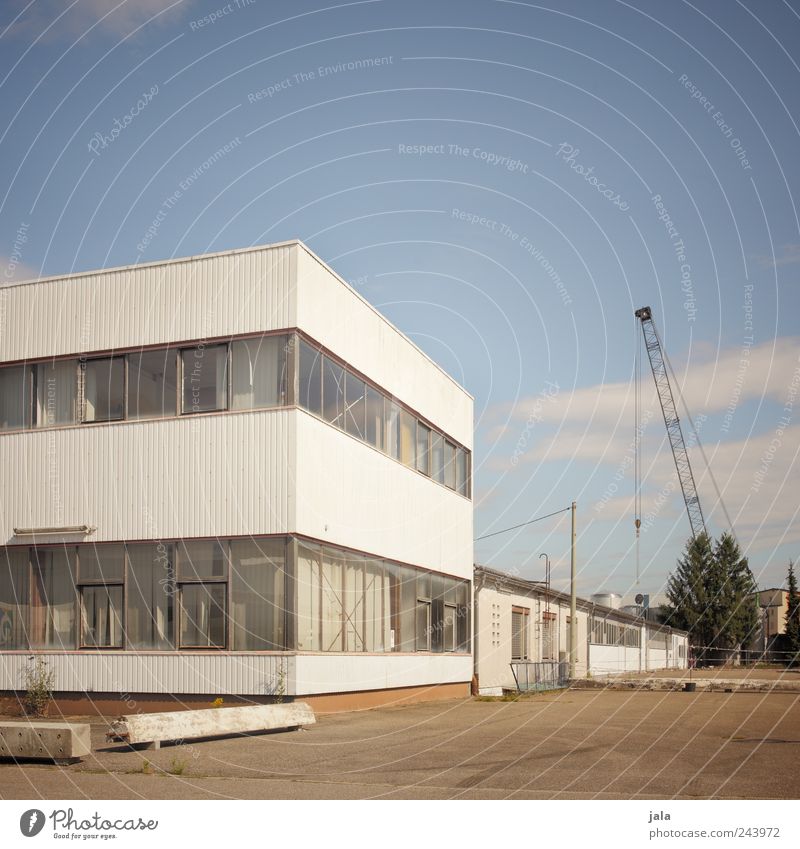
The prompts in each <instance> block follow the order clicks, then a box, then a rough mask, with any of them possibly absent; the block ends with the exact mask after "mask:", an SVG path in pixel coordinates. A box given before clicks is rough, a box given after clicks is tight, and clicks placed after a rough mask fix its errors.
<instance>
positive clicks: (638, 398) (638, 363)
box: [633, 318, 642, 587]
mask: <svg viewBox="0 0 800 849" xmlns="http://www.w3.org/2000/svg"><path fill="white" fill-rule="evenodd" d="M639 325H640V322H639V319H638V318H637V319H635V323H634V332H635V338H634V355H633V381H634V387H633V417H634V424H633V478H634V482H633V514H634V515H633V523H634V527H635V528H636V586H637V587H638V586H639V529H640V528H641V526H642V463H641V456H640V453H641V443H642V433H641V427H642V415H641V414H642V357H641V349H642V335H641V332H640V327H639Z"/></svg>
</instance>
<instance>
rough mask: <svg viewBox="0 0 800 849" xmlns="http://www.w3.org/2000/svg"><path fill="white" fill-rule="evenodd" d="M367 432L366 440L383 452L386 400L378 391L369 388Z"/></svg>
mask: <svg viewBox="0 0 800 849" xmlns="http://www.w3.org/2000/svg"><path fill="white" fill-rule="evenodd" d="M366 407H367V410H366V413H367V425H366V428H367V431H366V439H367V442H369V444H370V445H372V446H374V447H375V448H378V449H380V450H383V447H384V441H383V437H384V398H383V395H381V393H380V392H378V390H377V389H373V388H372V387H371V386H367V401H366Z"/></svg>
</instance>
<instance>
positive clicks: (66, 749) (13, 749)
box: [0, 722, 92, 764]
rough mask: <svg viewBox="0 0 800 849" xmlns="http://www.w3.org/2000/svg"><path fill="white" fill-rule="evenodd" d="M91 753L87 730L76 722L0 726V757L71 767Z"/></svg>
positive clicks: (5, 723)
mask: <svg viewBox="0 0 800 849" xmlns="http://www.w3.org/2000/svg"><path fill="white" fill-rule="evenodd" d="M91 750H92V744H91V736H90V729H89V726H88V725H87V724H85V723H77V722H3V723H0V757H2V758H17V759H20V760H21V759H25V760H27V759H33V760H51V761H55V762H56V763H57V764H62V763H74V762H75V761H78V760H80V759H81V758H82V757H84V756H85V755H88V754H89V753H90V752H91Z"/></svg>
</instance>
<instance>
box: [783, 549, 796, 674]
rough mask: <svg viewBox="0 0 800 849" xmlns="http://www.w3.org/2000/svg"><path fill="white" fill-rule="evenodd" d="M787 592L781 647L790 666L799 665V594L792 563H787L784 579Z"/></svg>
mask: <svg viewBox="0 0 800 849" xmlns="http://www.w3.org/2000/svg"><path fill="white" fill-rule="evenodd" d="M786 585H787V588H788V590H789V598H788V603H789V605H788V608H787V610H786V622H785V628H784V637H783V645H784V648H785V650H786V651H787V652H789V655H788V661H789V665H790V666H797V665H798V664H799V663H800V592H798V589H797V576H796V575H795V573H794V563H793V562H792V561H791V560H790V561H789V574H788V575H787V577H786Z"/></svg>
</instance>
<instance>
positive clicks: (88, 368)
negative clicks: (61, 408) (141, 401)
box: [83, 357, 125, 422]
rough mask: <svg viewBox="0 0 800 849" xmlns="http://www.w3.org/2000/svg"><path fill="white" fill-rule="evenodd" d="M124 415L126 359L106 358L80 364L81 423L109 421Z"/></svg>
mask: <svg viewBox="0 0 800 849" xmlns="http://www.w3.org/2000/svg"><path fill="white" fill-rule="evenodd" d="M124 416H125V360H124V358H122V357H108V358H105V359H102V360H88V361H87V362H85V363H84V364H83V420H84V421H85V422H109V421H115V420H117V419H121V418H123V417H124Z"/></svg>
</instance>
